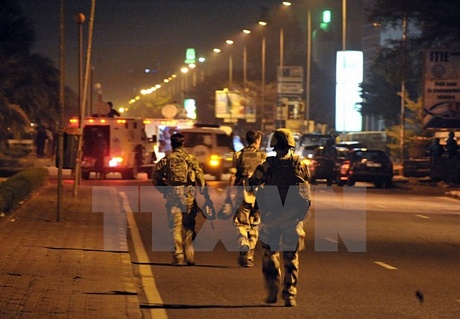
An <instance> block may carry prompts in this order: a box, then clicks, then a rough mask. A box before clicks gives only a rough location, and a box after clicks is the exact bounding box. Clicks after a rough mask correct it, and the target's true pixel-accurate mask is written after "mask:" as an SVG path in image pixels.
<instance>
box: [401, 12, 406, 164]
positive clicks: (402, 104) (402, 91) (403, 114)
mask: <svg viewBox="0 0 460 319" xmlns="http://www.w3.org/2000/svg"><path fill="white" fill-rule="evenodd" d="M402 27H403V34H402V46H403V70H404V68H405V65H406V61H405V60H406V40H407V17H406V15H405V14H404V16H403V21H402ZM404 77H405V73H404V72H403V77H402V81H401V129H400V139H401V141H400V145H399V147H400V152H401V155H400V156H401V159H400V161H401V165H402V164H403V162H404V138H405V132H404V130H405V128H404V126H405V103H406V101H405V99H406V83H405V78H404Z"/></svg>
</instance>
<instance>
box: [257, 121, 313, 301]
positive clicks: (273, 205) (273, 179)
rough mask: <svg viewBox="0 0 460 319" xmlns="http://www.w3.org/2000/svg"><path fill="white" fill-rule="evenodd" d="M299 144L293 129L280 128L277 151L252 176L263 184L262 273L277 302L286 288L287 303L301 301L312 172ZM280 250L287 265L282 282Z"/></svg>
mask: <svg viewBox="0 0 460 319" xmlns="http://www.w3.org/2000/svg"><path fill="white" fill-rule="evenodd" d="M295 145H296V144H295V140H294V136H293V135H292V133H291V131H290V130H288V129H286V128H280V129H277V130H276V131H275V132H274V133H273V137H272V139H271V141H270V146H271V147H273V149H274V150H275V152H276V155H275V156H270V157H267V159H266V161H265V162H264V163H263V164H262V165H259V166H258V167H257V169H256V171H255V172H254V174H253V175H252V176H251V178H250V179H249V183H250V185H263V187H261V188H259V190H258V192H257V204H258V206H259V209H260V214H261V218H262V220H263V225H262V227H261V228H260V230H259V241H260V242H261V244H262V248H263V251H264V255H263V259H262V273H263V275H264V283H265V288H266V290H267V293H268V295H267V297H266V299H265V301H266V302H267V303H276V302H277V299H278V293H279V291H280V290H282V292H281V296H282V298H283V300H284V304H285V306H286V307H294V306H296V305H297V304H296V299H295V298H296V295H297V280H298V272H299V250H300V249H302V248H303V239H304V237H305V232H304V230H303V220H304V219H305V216H306V214H307V211H308V208H309V206H310V185H309V179H310V173H309V171H308V167H307V166H306V164H304V163H302V161H301V159H300V157H298V156H297V155H294V153H293V148H294V147H295ZM288 194H289V196H288ZM280 253H281V254H282V257H283V261H284V269H285V272H284V276H283V283H282V284H281V268H280V265H281V262H280ZM281 286H282V287H281Z"/></svg>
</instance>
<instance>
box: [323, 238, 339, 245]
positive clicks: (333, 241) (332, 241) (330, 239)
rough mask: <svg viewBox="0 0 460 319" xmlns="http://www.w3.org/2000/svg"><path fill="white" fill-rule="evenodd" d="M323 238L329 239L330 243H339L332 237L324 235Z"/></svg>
mask: <svg viewBox="0 0 460 319" xmlns="http://www.w3.org/2000/svg"><path fill="white" fill-rule="evenodd" d="M324 239H326V240H327V241H329V242H331V243H334V244H338V243H339V241H338V240H336V239H332V238H330V237H324Z"/></svg>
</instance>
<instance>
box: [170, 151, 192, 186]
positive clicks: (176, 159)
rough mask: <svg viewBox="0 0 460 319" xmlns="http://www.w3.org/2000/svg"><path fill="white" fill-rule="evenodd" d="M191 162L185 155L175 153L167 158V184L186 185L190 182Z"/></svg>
mask: <svg viewBox="0 0 460 319" xmlns="http://www.w3.org/2000/svg"><path fill="white" fill-rule="evenodd" d="M188 176H189V161H188V155H187V154H185V153H177V152H173V153H171V154H170V155H168V156H167V158H166V183H167V185H168V186H181V185H186V184H187V182H188V181H189V179H188Z"/></svg>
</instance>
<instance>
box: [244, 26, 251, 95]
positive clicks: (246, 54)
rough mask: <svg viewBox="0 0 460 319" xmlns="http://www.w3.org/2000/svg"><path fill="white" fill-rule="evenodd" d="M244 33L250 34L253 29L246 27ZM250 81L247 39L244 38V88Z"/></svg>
mask: <svg viewBox="0 0 460 319" xmlns="http://www.w3.org/2000/svg"><path fill="white" fill-rule="evenodd" d="M243 33H245V34H250V33H251V31H250V30H247V29H244V30H243ZM247 82H248V49H247V47H246V41H245V40H244V46H243V88H244V89H246V85H247Z"/></svg>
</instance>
